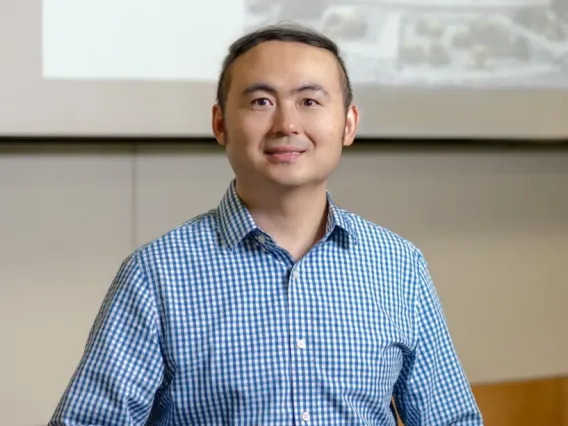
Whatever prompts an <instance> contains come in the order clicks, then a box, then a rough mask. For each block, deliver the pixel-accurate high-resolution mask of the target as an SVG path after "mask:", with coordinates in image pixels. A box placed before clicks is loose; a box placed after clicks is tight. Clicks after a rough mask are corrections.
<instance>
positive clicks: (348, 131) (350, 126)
mask: <svg viewBox="0 0 568 426" xmlns="http://www.w3.org/2000/svg"><path fill="white" fill-rule="evenodd" d="M358 128H359V110H358V109H357V106H356V105H353V104H351V105H349V109H348V110H347V116H346V117H345V131H344V133H343V146H349V145H351V144H352V143H353V141H354V140H355V136H356V135H357V129H358Z"/></svg>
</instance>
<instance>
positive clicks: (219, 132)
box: [211, 103, 226, 146]
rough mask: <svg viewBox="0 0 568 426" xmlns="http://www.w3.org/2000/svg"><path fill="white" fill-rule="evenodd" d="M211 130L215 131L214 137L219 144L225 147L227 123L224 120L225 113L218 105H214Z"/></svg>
mask: <svg viewBox="0 0 568 426" xmlns="http://www.w3.org/2000/svg"><path fill="white" fill-rule="evenodd" d="M211 128H212V130H213V135H214V136H215V139H217V142H218V143H219V145H221V146H225V140H226V138H225V121H224V118H223V111H222V109H221V105H219V104H218V103H217V104H215V105H213V110H212V114H211Z"/></svg>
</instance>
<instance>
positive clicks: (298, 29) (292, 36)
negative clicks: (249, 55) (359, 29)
mask: <svg viewBox="0 0 568 426" xmlns="http://www.w3.org/2000/svg"><path fill="white" fill-rule="evenodd" d="M267 41H285V42H296V43H303V44H307V45H309V46H313V47H319V48H321V49H325V50H327V51H328V52H331V53H332V54H333V56H334V57H335V59H336V60H337V62H338V64H339V67H340V71H341V76H340V78H341V82H340V83H341V87H342V91H343V102H344V105H345V109H346V110H347V109H348V108H349V106H350V105H351V102H352V101H353V90H352V88H351V82H350V80H349V74H348V73H347V69H346V67H345V63H344V61H343V59H342V58H341V55H340V53H339V48H338V46H337V44H336V43H335V42H334V41H332V40H331V39H330V38H328V37H326V36H325V35H323V34H321V33H319V32H317V31H315V30H312V29H310V28H308V27H305V26H303V25H299V24H294V23H278V24H274V25H268V26H265V27H262V28H260V29H257V30H255V31H253V32H250V33H248V34H245V35H244V36H242V37H240V38H239V39H237V40H236V41H235V42H233V44H231V46H230V47H229V52H228V54H227V56H226V57H225V59H224V61H223V66H222V68H221V73H220V75H219V81H218V83H217V103H218V104H219V106H220V107H221V110H224V109H225V104H226V101H227V95H228V93H229V88H230V86H231V67H232V65H233V64H234V62H235V61H236V60H237V58H239V57H240V56H241V55H243V54H245V53H246V52H248V51H249V50H251V49H252V48H254V47H256V46H258V45H259V44H261V43H264V42H267Z"/></svg>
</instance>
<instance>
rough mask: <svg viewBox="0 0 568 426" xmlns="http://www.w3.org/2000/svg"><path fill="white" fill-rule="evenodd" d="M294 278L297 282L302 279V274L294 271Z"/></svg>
mask: <svg viewBox="0 0 568 426" xmlns="http://www.w3.org/2000/svg"><path fill="white" fill-rule="evenodd" d="M292 276H293V277H294V279H295V280H297V279H300V274H299V273H298V271H294V272H293V273H292Z"/></svg>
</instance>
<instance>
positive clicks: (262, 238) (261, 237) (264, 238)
mask: <svg viewBox="0 0 568 426" xmlns="http://www.w3.org/2000/svg"><path fill="white" fill-rule="evenodd" d="M256 239H257V241H258V242H259V243H260V244H264V243H265V242H266V237H265V236H264V235H259V236H258V237H257V238H256Z"/></svg>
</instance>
